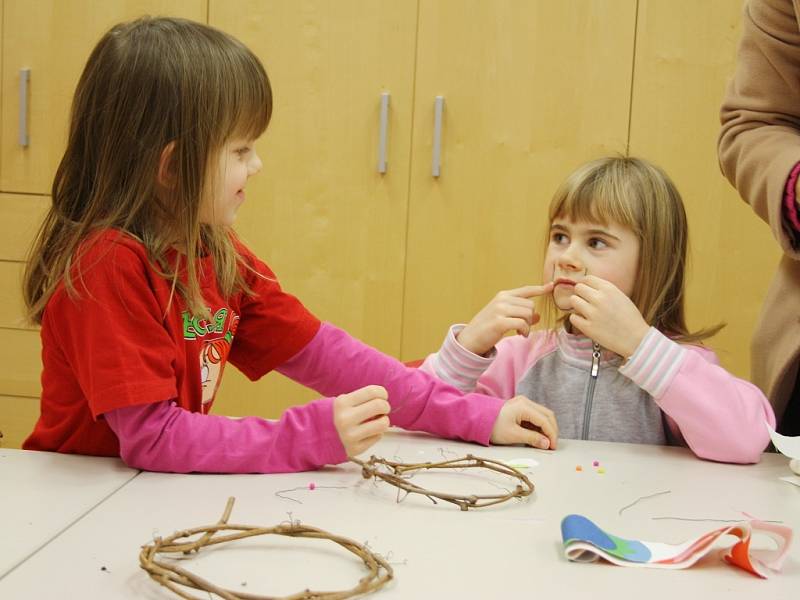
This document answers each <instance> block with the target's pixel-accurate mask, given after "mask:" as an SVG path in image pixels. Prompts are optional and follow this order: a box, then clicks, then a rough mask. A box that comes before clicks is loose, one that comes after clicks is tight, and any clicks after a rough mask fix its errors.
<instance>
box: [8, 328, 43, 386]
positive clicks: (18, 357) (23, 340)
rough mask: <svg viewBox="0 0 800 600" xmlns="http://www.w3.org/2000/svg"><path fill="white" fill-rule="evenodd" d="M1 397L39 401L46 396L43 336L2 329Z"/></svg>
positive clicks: (25, 331) (36, 333)
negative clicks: (6, 395) (23, 397)
mask: <svg viewBox="0 0 800 600" xmlns="http://www.w3.org/2000/svg"><path fill="white" fill-rule="evenodd" d="M0 364H1V365H3V368H2V370H0V394H8V395H11V396H28V397H30V398H38V397H39V396H40V395H41V393H42V386H41V382H40V378H39V376H40V375H41V372H42V359H41V342H40V340H39V332H38V331H35V330H25V329H0Z"/></svg>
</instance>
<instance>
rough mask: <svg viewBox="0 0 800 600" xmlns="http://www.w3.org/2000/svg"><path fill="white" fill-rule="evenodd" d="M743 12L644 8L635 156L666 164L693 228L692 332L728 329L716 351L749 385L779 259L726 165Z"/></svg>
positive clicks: (649, 0) (709, 5) (725, 5)
mask: <svg viewBox="0 0 800 600" xmlns="http://www.w3.org/2000/svg"><path fill="white" fill-rule="evenodd" d="M741 12H742V3H741V2H733V1H731V0H714V1H708V2H694V1H692V0H677V1H672V0H671V1H669V2H665V1H663V0H640V2H639V18H638V27H637V39H636V65H635V69H634V75H633V107H632V112H631V131H630V152H631V153H632V154H635V155H641V156H644V157H647V158H649V159H651V160H652V161H653V162H655V163H657V164H659V165H660V166H661V167H662V168H664V170H665V171H666V172H667V173H669V174H670V176H671V177H672V178H673V179H674V181H675V183H676V185H677V186H678V189H679V190H680V192H681V194H682V196H683V199H684V202H685V204H686V210H687V215H688V219H689V230H690V253H691V260H690V264H689V277H688V288H687V307H688V319H689V324H690V326H691V327H693V328H698V329H699V328H702V327H708V326H710V325H714V324H717V323H720V322H726V323H727V326H726V327H725V329H723V330H722V331H721V332H720V333H719V334H717V335H716V336H715V337H713V338H711V339H709V340H708V341H707V343H708V345H709V346H710V347H712V348H713V349H714V350H715V351H716V352H717V353H718V354H719V356H720V360H721V361H722V364H723V365H724V366H725V367H726V368H727V369H729V370H730V371H732V372H733V373H735V374H736V375H738V376H740V377H745V378H747V377H748V376H749V373H750V339H751V336H752V332H753V328H754V327H755V322H756V318H757V316H758V314H759V312H760V310H761V303H762V300H763V297H764V294H765V293H766V290H767V286H768V284H769V281H770V280H771V279H772V276H773V274H774V272H775V267H776V265H777V263H778V259H779V257H780V252H779V250H778V244H777V243H776V242H775V241H774V240H773V239H772V235H771V233H770V231H769V228H768V227H767V226H766V225H764V223H762V222H761V221H760V220H759V219H758V218H756V217H755V215H753V213H752V210H751V209H750V207H749V206H747V205H746V204H745V203H744V202H742V201H741V200H739V198H738V194H737V192H736V190H734V189H733V188H732V187H731V186H730V184H729V183H728V182H727V181H726V180H725V178H724V177H723V176H722V174H721V173H720V170H719V166H718V161H717V136H718V134H719V107H720V104H721V102H722V97H723V94H724V92H725V88H726V85H727V83H728V80H729V79H730V77H731V76H732V74H733V71H734V62H735V58H736V46H737V43H738V39H739V34H740V21H741Z"/></svg>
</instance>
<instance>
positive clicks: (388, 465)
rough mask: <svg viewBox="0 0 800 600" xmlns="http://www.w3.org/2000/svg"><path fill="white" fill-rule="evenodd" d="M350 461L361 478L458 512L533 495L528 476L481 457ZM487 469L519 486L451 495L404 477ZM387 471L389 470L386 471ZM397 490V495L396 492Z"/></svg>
mask: <svg viewBox="0 0 800 600" xmlns="http://www.w3.org/2000/svg"><path fill="white" fill-rule="evenodd" d="M350 460H351V461H353V462H354V463H356V464H358V465H360V466H361V475H362V477H364V479H370V478H373V477H374V478H375V479H382V480H383V481H385V482H386V483H388V484H390V485H393V486H395V487H397V488H399V490H405V492H406V495H408V494H420V495H422V496H426V497H427V498H429V499H430V500H431V502H433V503H434V504H438V503H437V502H436V498H439V500H444V501H446V502H451V503H453V504H455V505H457V506H458V507H459V508H460V509H461V510H469V509H470V508H481V507H484V506H491V505H493V504H500V503H501V502H505V501H506V500H510V499H511V498H524V497H525V496H530V495H531V494H532V493H533V483H531V480H530V479H528V477H527V476H526V475H525V474H524V473H521V472H519V471H518V470H516V469H514V468H512V467H510V466H508V465H507V464H505V463H502V462H498V461H495V460H490V459H488V458H480V457H478V456H473V455H472V454H467V455H466V456H464V457H462V458H454V459H452V460H444V461H441V462H436V463H432V462H425V463H417V464H406V463H400V462H393V461H391V460H386V459H384V458H378V457H376V456H371V457H370V459H369V460H368V461H366V462H364V461H362V460H359V459H357V458H353V457H350ZM476 468H480V469H490V470H492V471H496V472H497V473H502V474H503V475H508V476H509V477H512V478H515V479H518V480H519V482H520V483H518V484H517V487H516V488H515V489H513V490H511V491H509V492H508V493H506V494H493V495H477V494H470V495H458V494H450V493H447V492H435V491H433V490H427V489H425V488H423V487H420V486H418V485H416V484H414V483H412V482H411V481H410V480H409V479H408V477H406V474H408V473H414V472H416V471H429V470H433V469H476ZM387 469H388V470H387ZM399 490H398V493H399Z"/></svg>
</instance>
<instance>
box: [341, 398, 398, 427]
mask: <svg viewBox="0 0 800 600" xmlns="http://www.w3.org/2000/svg"><path fill="white" fill-rule="evenodd" d="M391 410H392V407H391V405H390V404H389V401H388V400H384V399H383V398H373V399H372V400H369V401H368V402H363V403H362V404H359V405H358V406H354V407H352V408H351V409H350V419H352V423H353V424H355V425H357V424H358V423H364V422H366V421H371V420H374V419H376V418H377V417H382V416H385V415H388V414H389V411H391Z"/></svg>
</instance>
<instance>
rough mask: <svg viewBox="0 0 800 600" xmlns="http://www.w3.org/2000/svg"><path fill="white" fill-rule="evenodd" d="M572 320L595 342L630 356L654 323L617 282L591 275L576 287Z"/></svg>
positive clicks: (627, 356) (626, 356) (623, 355)
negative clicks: (648, 321)
mask: <svg viewBox="0 0 800 600" xmlns="http://www.w3.org/2000/svg"><path fill="white" fill-rule="evenodd" d="M572 309H573V311H574V312H573V313H572V314H571V315H570V316H569V320H570V322H571V323H572V324H573V325H575V326H576V327H577V328H578V329H580V330H581V331H582V332H583V334H584V335H587V336H589V337H590V338H592V339H593V340H594V341H595V342H597V343H598V344H600V345H601V346H603V347H604V348H608V349H609V350H611V351H612V352H616V353H617V354H619V355H620V356H622V357H624V358H629V357H630V356H631V355H632V354H633V353H634V352H635V351H636V348H638V347H639V344H640V343H641V341H642V339H644V336H645V335H647V330H648V329H649V328H650V326H649V325H648V324H647V322H646V321H645V320H644V317H642V314H641V313H640V312H639V309H638V308H636V305H635V304H634V303H633V301H632V300H631V299H630V298H628V296H626V295H625V294H624V293H623V292H622V291H621V290H620V289H619V288H618V287H617V286H615V285H614V284H613V283H611V282H609V281H606V280H605V279H600V278H599V277H594V276H592V275H587V276H586V277H585V278H584V279H583V280H582V281H581V282H580V283H578V284H577V285H576V286H575V294H574V295H573V296H572Z"/></svg>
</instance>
